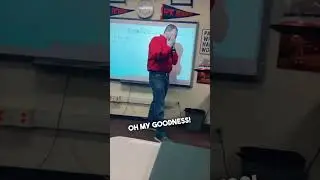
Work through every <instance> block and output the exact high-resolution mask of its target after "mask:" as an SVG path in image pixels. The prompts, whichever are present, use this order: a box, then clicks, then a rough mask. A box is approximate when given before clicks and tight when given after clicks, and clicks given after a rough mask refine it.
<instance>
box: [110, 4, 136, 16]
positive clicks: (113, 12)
mask: <svg viewBox="0 0 320 180" xmlns="http://www.w3.org/2000/svg"><path fill="white" fill-rule="evenodd" d="M132 11H134V10H132V9H124V8H119V7H114V6H110V16H116V15H121V14H126V13H129V12H132Z"/></svg>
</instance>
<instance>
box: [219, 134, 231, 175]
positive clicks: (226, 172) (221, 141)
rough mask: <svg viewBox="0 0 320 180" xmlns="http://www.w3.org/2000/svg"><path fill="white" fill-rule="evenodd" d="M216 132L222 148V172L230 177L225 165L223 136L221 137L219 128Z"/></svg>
mask: <svg viewBox="0 0 320 180" xmlns="http://www.w3.org/2000/svg"><path fill="white" fill-rule="evenodd" d="M217 134H218V138H219V143H220V146H221V150H222V161H223V167H224V172H225V175H226V176H227V177H230V173H229V168H228V166H227V156H226V149H225V147H224V141H223V138H222V132H221V129H217Z"/></svg>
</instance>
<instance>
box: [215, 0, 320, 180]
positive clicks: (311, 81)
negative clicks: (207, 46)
mask: <svg viewBox="0 0 320 180" xmlns="http://www.w3.org/2000/svg"><path fill="white" fill-rule="evenodd" d="M223 2H224V0H217V1H216V3H217V8H218V6H221V5H222V4H223ZM285 7H286V4H284V3H283V2H281V1H276V0H274V7H273V10H272V22H278V21H279V20H280V19H281V16H282V12H283V10H284V8H285ZM219 9H220V10H221V9H222V8H219ZM215 16H217V17H216V18H214V19H215V20H217V21H219V20H220V22H217V24H221V25H223V24H224V23H223V20H225V19H226V18H222V17H225V14H224V13H223V11H219V10H217V13H215ZM219 17H221V18H219ZM220 27H223V26H220ZM216 28H219V26H216ZM217 31H218V32H219V31H223V30H221V29H219V30H217ZM269 33H270V34H269V41H268V47H267V49H266V52H267V60H266V67H265V68H266V73H265V81H264V82H262V83H258V84H248V83H240V82H221V81H220V82H215V83H214V90H213V91H212V94H211V96H212V103H213V104H214V113H212V117H211V118H212V119H214V121H213V122H212V128H213V129H214V128H222V130H223V134H224V136H223V138H224V142H225V148H226V154H227V160H228V167H229V170H230V171H231V174H232V175H233V176H237V175H239V173H240V167H241V166H240V158H239V157H238V156H237V155H236V154H235V153H236V152H238V151H239V147H241V146H260V147H267V148H275V149H289V150H294V151H297V152H299V153H301V154H302V155H303V156H305V157H306V158H307V160H310V159H311V158H312V156H313V155H314V154H315V153H316V150H317V148H318V147H319V146H320V144H319V138H318V137H320V133H319V132H320V131H319V129H320V121H319V119H320V83H319V82H320V74H318V73H312V72H302V71H293V70H282V69H278V68H277V67H276V63H277V56H278V44H279V34H278V33H277V32H275V31H273V30H270V31H269ZM221 34H223V33H221ZM213 129H212V130H213ZM213 136H214V135H213ZM213 138H214V141H213V142H212V147H216V148H215V149H214V150H213V151H212V154H211V157H212V162H213V164H212V167H213V169H214V172H213V175H214V177H219V176H220V177H221V175H223V174H224V171H223V161H222V158H221V157H222V151H221V148H220V147H217V146H215V144H216V143H217V141H218V140H217V138H216V136H214V137H213ZM319 172H320V161H319V159H318V160H317V162H316V163H315V166H314V168H313V171H312V173H311V180H316V179H319V177H320V174H319ZM258 179H259V177H258Z"/></svg>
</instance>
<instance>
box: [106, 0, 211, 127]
mask: <svg viewBox="0 0 320 180" xmlns="http://www.w3.org/2000/svg"><path fill="white" fill-rule="evenodd" d="M137 2H138V1H134V0H127V5H119V4H113V6H117V7H123V8H128V9H135V8H136V6H137ZM165 2H168V3H167V4H168V5H170V3H169V2H170V0H167V1H165V0H164V1H155V13H154V15H153V17H152V19H154V20H159V19H160V16H161V5H162V4H163V3H165ZM208 4H210V1H209V0H201V1H197V2H195V3H194V7H193V8H191V7H183V6H179V7H177V8H179V9H182V10H186V11H190V12H196V13H199V14H200V15H199V16H194V17H189V18H180V19H176V21H196V22H199V32H201V31H202V29H210V6H209V5H208ZM120 17H123V18H138V16H137V14H136V12H135V11H134V12H130V13H127V14H124V15H121V16H120ZM198 35H199V37H198V41H199V42H200V39H201V33H199V34H198ZM199 42H198V47H197V51H196V63H195V65H198V63H199V61H200V60H201V59H203V58H206V59H209V56H206V55H200V54H199V48H200V44H199ZM146 61H147V60H146ZM129 91H131V93H130V97H132V98H143V97H148V98H149V99H150V102H151V100H152V94H151V90H150V88H147V87H140V86H135V85H130V86H129V85H123V84H120V83H118V82H111V83H110V94H111V95H112V96H122V97H128V96H129ZM167 99H170V101H178V102H179V103H180V106H181V107H180V109H181V111H183V110H184V108H186V107H188V108H200V109H203V110H205V111H207V110H209V108H210V102H209V101H210V85H205V84H198V83H196V73H194V83H193V88H191V89H187V88H176V87H171V88H170V89H169V92H168V95H167ZM148 110H149V107H148V106H146V105H131V104H123V105H119V104H111V106H110V113H111V114H117V115H127V116H138V117H147V114H148ZM179 114H180V112H179V108H178V107H177V108H170V109H167V110H166V113H165V116H166V117H167V118H170V117H173V116H175V117H176V116H179ZM206 122H208V123H209V122H210V113H209V114H208V115H207V120H206Z"/></svg>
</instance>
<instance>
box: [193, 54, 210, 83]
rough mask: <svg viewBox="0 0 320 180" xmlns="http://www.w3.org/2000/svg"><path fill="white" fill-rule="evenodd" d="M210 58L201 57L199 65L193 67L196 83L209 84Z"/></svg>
mask: <svg viewBox="0 0 320 180" xmlns="http://www.w3.org/2000/svg"><path fill="white" fill-rule="evenodd" d="M210 69H211V66H210V60H209V59H203V60H202V61H201V62H200V64H199V66H198V67H197V68H196V69H195V70H196V71H197V72H198V73H197V83H199V84H210Z"/></svg>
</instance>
